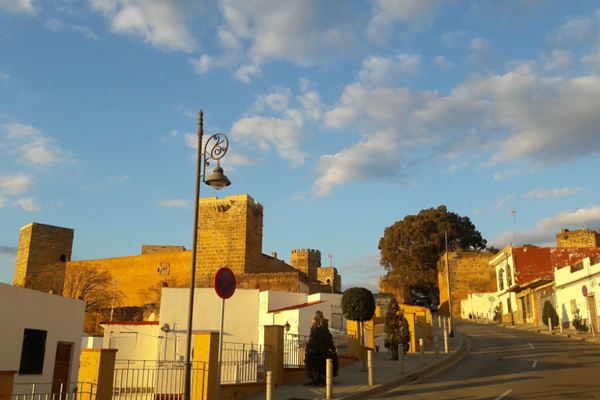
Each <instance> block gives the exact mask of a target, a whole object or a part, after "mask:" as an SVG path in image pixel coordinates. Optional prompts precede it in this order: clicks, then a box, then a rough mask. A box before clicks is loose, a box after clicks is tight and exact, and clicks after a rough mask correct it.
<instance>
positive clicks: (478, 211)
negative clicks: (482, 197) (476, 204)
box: [473, 208, 487, 215]
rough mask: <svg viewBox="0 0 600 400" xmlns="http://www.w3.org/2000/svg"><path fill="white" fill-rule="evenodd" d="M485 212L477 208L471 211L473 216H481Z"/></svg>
mask: <svg viewBox="0 0 600 400" xmlns="http://www.w3.org/2000/svg"><path fill="white" fill-rule="evenodd" d="M486 211H487V210H486V209H485V208H478V209H476V210H473V215H483V214H485V212H486Z"/></svg>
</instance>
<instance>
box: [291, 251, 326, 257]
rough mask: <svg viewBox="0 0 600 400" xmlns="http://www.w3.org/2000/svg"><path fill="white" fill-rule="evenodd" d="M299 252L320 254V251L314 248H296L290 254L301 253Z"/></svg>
mask: <svg viewBox="0 0 600 400" xmlns="http://www.w3.org/2000/svg"><path fill="white" fill-rule="evenodd" d="M301 253H309V254H315V255H317V254H318V255H319V256H320V255H321V251H319V250H314V249H297V250H292V254H301Z"/></svg>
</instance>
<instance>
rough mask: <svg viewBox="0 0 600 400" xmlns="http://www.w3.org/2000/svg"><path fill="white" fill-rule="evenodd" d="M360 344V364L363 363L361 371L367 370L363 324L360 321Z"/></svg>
mask: <svg viewBox="0 0 600 400" xmlns="http://www.w3.org/2000/svg"><path fill="white" fill-rule="evenodd" d="M359 325H360V329H359V335H360V343H361V346H360V347H361V351H362V362H363V369H362V370H363V371H366V370H367V349H365V322H364V321H360V324H359Z"/></svg>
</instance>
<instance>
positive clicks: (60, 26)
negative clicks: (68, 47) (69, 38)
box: [44, 19, 98, 40]
mask: <svg viewBox="0 0 600 400" xmlns="http://www.w3.org/2000/svg"><path fill="white" fill-rule="evenodd" d="M44 26H45V27H46V28H48V29H49V30H51V31H52V32H55V33H56V32H58V31H63V30H70V31H73V32H77V33H80V34H82V35H83V36H85V37H87V38H89V39H94V40H97V39H98V35H96V34H95V33H94V31H93V30H92V29H91V28H89V27H87V26H81V25H74V24H70V23H67V22H63V21H60V20H58V19H48V20H46V21H44Z"/></svg>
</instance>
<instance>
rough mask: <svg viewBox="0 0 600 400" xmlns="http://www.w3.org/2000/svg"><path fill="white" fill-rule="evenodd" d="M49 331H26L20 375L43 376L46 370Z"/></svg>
mask: <svg viewBox="0 0 600 400" xmlns="http://www.w3.org/2000/svg"><path fill="white" fill-rule="evenodd" d="M47 335H48V332H47V331H43V330H41V329H25V332H24V333H23V348H22V349H21V364H20V366H19V374H23V375H34V374H41V373H42V372H43V370H44V355H45V353H46V336H47Z"/></svg>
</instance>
